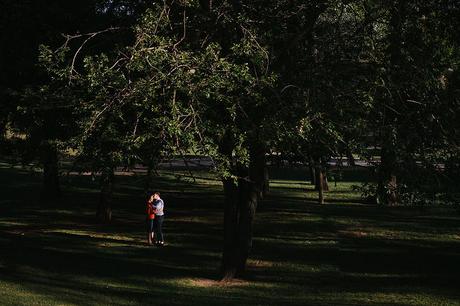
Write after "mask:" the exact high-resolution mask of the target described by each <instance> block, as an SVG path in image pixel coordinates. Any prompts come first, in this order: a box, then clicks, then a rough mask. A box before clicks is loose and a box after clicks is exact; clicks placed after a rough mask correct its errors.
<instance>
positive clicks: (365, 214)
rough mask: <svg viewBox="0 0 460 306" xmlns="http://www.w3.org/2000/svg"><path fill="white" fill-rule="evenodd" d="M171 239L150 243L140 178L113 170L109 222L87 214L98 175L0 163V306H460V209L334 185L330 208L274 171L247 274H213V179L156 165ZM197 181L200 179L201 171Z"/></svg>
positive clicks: (216, 247) (216, 254)
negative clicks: (43, 190) (53, 190)
mask: <svg viewBox="0 0 460 306" xmlns="http://www.w3.org/2000/svg"><path fill="white" fill-rule="evenodd" d="M160 174H161V176H159V177H157V179H156V187H157V189H158V190H160V191H161V192H162V194H163V198H164V199H165V202H166V214H167V216H166V221H165V233H166V242H167V246H166V247H164V248H155V247H149V246H147V245H146V244H145V237H144V236H145V233H144V223H143V222H144V215H143V213H144V196H143V192H142V187H143V182H142V177H139V176H119V177H117V187H116V193H115V203H114V208H113V217H114V221H113V223H112V224H110V225H100V224H97V223H96V222H95V220H94V213H95V208H96V203H97V200H98V190H97V182H95V181H92V180H91V178H90V177H89V176H69V177H64V178H63V181H62V183H63V192H64V197H63V199H62V200H61V201H59V202H56V203H40V201H39V199H38V194H39V188H40V177H39V174H37V173H31V172H29V171H26V170H22V169H20V168H11V167H10V166H9V165H8V164H0V188H1V189H0V191H1V196H0V305H146V304H155V305H217V304H218V305H388V304H393V305H460V290H459V284H460V215H459V214H458V212H456V211H455V210H449V209H440V208H436V209H425V210H423V211H422V210H417V209H414V208H404V207H395V208H387V209H382V208H379V207H375V206H372V205H365V204H362V203H360V201H359V195H358V194H356V193H353V192H352V191H351V188H350V186H351V185H353V184H356V182H338V184H337V186H334V183H332V182H331V184H330V186H331V191H330V192H329V193H327V194H326V201H327V202H328V204H326V205H323V206H319V205H317V204H315V198H316V194H315V193H314V192H313V191H312V190H311V186H309V185H307V184H306V183H305V182H304V181H294V180H292V179H289V178H286V177H285V176H283V175H279V176H278V177H275V179H274V180H272V182H271V192H270V195H269V197H268V198H267V199H266V200H264V201H263V202H262V203H261V204H260V206H259V209H258V212H257V216H256V226H255V232H254V249H253V252H252V255H251V259H250V261H249V263H248V274H247V277H246V278H244V279H241V280H237V281H235V282H232V283H220V282H218V278H217V276H218V273H217V271H218V267H219V262H220V252H221V246H222V221H223V209H222V202H223V201H222V195H221V186H220V183H219V182H218V181H215V180H213V179H212V178H210V176H209V175H208V174H206V173H202V174H200V173H197V174H196V175H197V177H199V178H198V179H197V180H196V182H193V181H192V180H191V179H190V178H186V177H183V176H181V177H178V176H177V175H175V174H172V173H169V172H162V173H160ZM200 177H201V178H200Z"/></svg>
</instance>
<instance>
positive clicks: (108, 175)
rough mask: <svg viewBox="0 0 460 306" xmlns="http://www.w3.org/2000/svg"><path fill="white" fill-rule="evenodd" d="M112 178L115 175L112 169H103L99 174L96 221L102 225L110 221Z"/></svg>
mask: <svg viewBox="0 0 460 306" xmlns="http://www.w3.org/2000/svg"><path fill="white" fill-rule="evenodd" d="M114 177H115V174H114V169H113V167H112V166H106V167H104V169H103V170H102V173H101V192H100V196H99V205H98V207H97V213H96V217H97V219H98V220H99V222H102V223H109V222H110V221H112V194H113V181H114Z"/></svg>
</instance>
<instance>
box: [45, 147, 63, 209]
mask: <svg viewBox="0 0 460 306" xmlns="http://www.w3.org/2000/svg"><path fill="white" fill-rule="evenodd" d="M41 149H42V164H43V187H42V192H41V197H42V199H47V200H54V199H57V198H59V197H60V196H61V188H60V184H59V166H58V151H57V148H56V145H54V144H52V143H50V142H49V141H45V142H44V144H43V145H42V148H41Z"/></svg>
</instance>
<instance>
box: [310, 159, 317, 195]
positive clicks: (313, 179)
mask: <svg viewBox="0 0 460 306" xmlns="http://www.w3.org/2000/svg"><path fill="white" fill-rule="evenodd" d="M309 168H310V183H311V184H312V185H313V186H315V189H316V182H317V180H316V168H315V166H314V165H313V164H310V166H309Z"/></svg>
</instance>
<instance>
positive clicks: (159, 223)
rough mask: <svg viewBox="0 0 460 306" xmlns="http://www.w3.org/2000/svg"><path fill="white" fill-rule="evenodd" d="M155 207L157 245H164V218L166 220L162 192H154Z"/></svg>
mask: <svg viewBox="0 0 460 306" xmlns="http://www.w3.org/2000/svg"><path fill="white" fill-rule="evenodd" d="M153 199H154V201H153V208H154V212H155V222H154V223H155V226H154V228H155V237H156V245H158V246H163V245H164V243H165V242H164V237H163V220H164V202H163V200H162V199H161V198H160V193H159V192H155V193H154V194H153Z"/></svg>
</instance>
